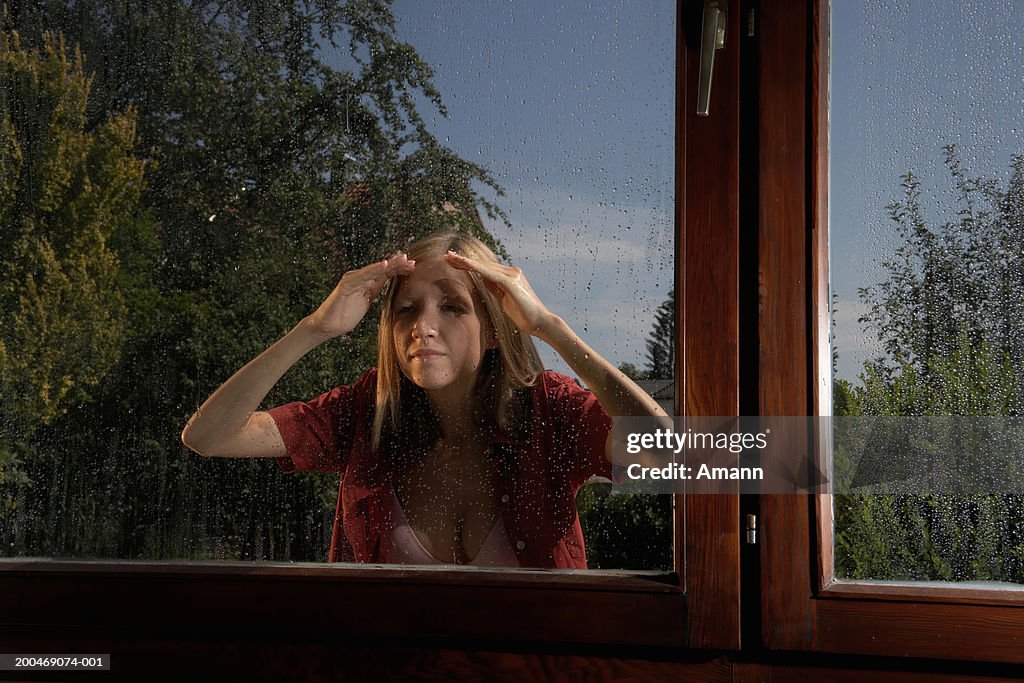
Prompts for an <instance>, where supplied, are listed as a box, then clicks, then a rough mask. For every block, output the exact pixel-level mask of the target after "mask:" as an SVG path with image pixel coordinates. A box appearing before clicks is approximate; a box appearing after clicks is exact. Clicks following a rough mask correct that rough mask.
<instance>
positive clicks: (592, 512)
mask: <svg viewBox="0 0 1024 683" xmlns="http://www.w3.org/2000/svg"><path fill="white" fill-rule="evenodd" d="M611 489H612V485H611V484H588V485H587V486H584V487H582V488H581V489H580V491H579V493H578V494H577V496H576V506H577V508H578V509H579V514H580V523H581V524H582V526H583V535H584V541H585V542H586V545H587V565H588V566H589V567H590V568H591V569H664V570H668V569H671V567H672V545H673V544H672V496H655V495H648V494H639V493H630V494H612V492H611Z"/></svg>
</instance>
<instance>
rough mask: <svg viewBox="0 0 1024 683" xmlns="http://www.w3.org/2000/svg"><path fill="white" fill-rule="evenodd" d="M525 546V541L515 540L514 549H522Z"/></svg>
mask: <svg viewBox="0 0 1024 683" xmlns="http://www.w3.org/2000/svg"><path fill="white" fill-rule="evenodd" d="M525 547H526V543H525V542H524V541H516V550H522V549H523V548H525Z"/></svg>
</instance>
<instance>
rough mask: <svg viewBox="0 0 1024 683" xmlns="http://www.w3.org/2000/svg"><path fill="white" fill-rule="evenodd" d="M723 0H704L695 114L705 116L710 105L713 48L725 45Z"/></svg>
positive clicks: (713, 61) (724, 4) (719, 48)
mask: <svg viewBox="0 0 1024 683" xmlns="http://www.w3.org/2000/svg"><path fill="white" fill-rule="evenodd" d="M725 8H726V2H725V0H704V19H703V26H702V27H701V34H700V81H699V82H698V84H697V116H707V115H708V107H710V106H711V74H712V72H713V71H714V69H715V50H721V49H722V48H723V47H725V24H726V16H727V15H726V12H725Z"/></svg>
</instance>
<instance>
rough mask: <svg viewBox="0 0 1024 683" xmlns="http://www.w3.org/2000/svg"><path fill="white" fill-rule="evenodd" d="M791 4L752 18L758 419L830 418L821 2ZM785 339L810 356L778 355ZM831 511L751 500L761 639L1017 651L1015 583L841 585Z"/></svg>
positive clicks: (815, 645)
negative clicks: (755, 36)
mask: <svg viewBox="0 0 1024 683" xmlns="http://www.w3.org/2000/svg"><path fill="white" fill-rule="evenodd" d="M800 10H801V11H803V12H805V14H804V18H807V19H810V21H798V20H796V17H797V15H798V10H797V9H795V8H794V9H793V10H792V13H790V12H789V11H786V10H782V9H779V8H777V7H774V6H764V7H762V8H761V14H760V21H761V24H760V27H759V32H760V35H761V40H760V48H759V53H758V59H759V64H760V67H759V83H758V92H759V96H758V102H759V107H760V111H759V121H760V127H759V150H760V153H759V157H758V160H757V174H758V178H759V179H760V183H761V187H760V197H761V202H760V209H759V210H760V220H759V236H758V245H759V248H758V259H759V266H760V272H761V281H760V283H759V285H760V287H761V290H760V291H761V301H760V303H761V311H762V312H761V314H760V316H759V323H758V324H759V329H760V335H759V338H760V340H761V344H762V349H763V352H762V353H761V355H760V363H759V367H758V371H757V376H758V378H759V381H758V385H759V387H758V396H759V398H758V402H759V405H760V409H761V411H762V412H763V414H767V415H804V414H812V415H814V414H819V415H827V414H829V411H830V410H831V407H832V406H831V401H832V396H831V391H830V388H829V383H830V377H831V370H830V368H831V363H832V359H831V353H830V351H831V349H830V344H829V340H830V329H829V310H830V304H831V302H830V297H829V289H828V259H827V255H828V243H829V239H830V236H829V233H828V215H829V212H828V206H827V202H828V197H829V194H828V181H829V175H828V138H827V130H828V128H827V125H828V120H829V119H828V116H829V114H828V106H829V101H828V93H829V88H828V81H827V78H828V73H829V68H828V64H829V61H828V60H829V25H830V24H829V7H828V3H827V2H824V1H822V2H809V3H807V4H805V5H804V4H802V5H801V6H800ZM871 11H873V12H880V13H884V12H885V11H887V10H884V9H883V8H881V7H878V8H874V9H872V10H871ZM794 65H799V67H797V68H795V67H794ZM808 105H809V106H808ZM837 257H840V255H838V254H837V253H836V252H835V251H833V258H837ZM786 348H789V349H806V353H797V354H786V353H781V352H780V351H781V350H782V349H786ZM805 411H806V412H805ZM820 455H821V456H822V457H823V458H824V457H827V456H828V454H827V453H822V454H820ZM831 511H832V500H831V498H830V497H829V496H825V495H819V496H810V497H803V496H763V497H762V498H761V500H760V513H761V519H762V524H761V528H762V530H763V536H762V539H763V544H762V546H761V549H760V561H761V564H762V574H761V580H760V581H761V590H762V600H761V606H762V622H761V636H762V637H763V639H764V642H765V643H766V644H767V645H768V646H769V647H770V648H773V649H780V650H813V651H818V652H845V653H860V654H876V655H891V656H920V657H935V658H953V659H963V660H991V661H1004V662H1014V663H1019V662H1021V661H1022V659H1021V653H1020V649H1019V647H1017V646H1016V645H1015V642H1016V640H1017V639H1018V637H1019V635H1020V633H1022V629H1024V618H1022V616H1021V613H1020V610H1019V609H1016V608H1014V606H1018V605H1020V601H1021V596H1022V593H1021V592H1020V591H1019V590H1015V589H1010V588H1011V587H1010V586H1006V588H1003V587H999V586H996V587H987V588H983V589H979V588H977V587H970V586H957V585H955V584H943V585H934V584H930V583H913V582H903V583H879V582H872V581H840V580H838V579H837V571H836V567H835V565H834V562H833V557H832V552H831V548H832V538H833V530H832V515H831ZM968 624H969V625H970V626H969V627H967V625H968Z"/></svg>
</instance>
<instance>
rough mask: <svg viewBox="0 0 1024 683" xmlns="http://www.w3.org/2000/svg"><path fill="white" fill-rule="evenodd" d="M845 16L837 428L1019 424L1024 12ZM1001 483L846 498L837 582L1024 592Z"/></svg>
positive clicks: (841, 19) (836, 155)
mask: <svg viewBox="0 0 1024 683" xmlns="http://www.w3.org/2000/svg"><path fill="white" fill-rule="evenodd" d="M831 11H832V18H831V20H832V30H831V34H832V37H831V52H832V55H831V59H832V63H831V104H830V133H829V134H830V147H831V151H830V154H831V158H830V170H829V174H830V180H829V183H830V187H831V190H830V198H829V210H830V219H829V220H830V241H831V249H832V259H831V288H832V305H833V331H834V338H833V344H834V346H833V368H832V369H833V374H834V385H833V386H834V393H833V399H834V411H835V414H836V415H837V416H841V415H864V416H876V415H889V416H908V417H909V416H953V415H956V416H968V417H972V416H973V417H975V418H976V417H978V416H1020V415H1021V412H1022V409H1024V403H1022V395H1024V394H1022V388H1024V374H1022V370H1021V368H1022V367H1024V363H1022V360H1024V327H1022V325H1024V316H1022V315H1021V314H1022V312H1024V308H1022V307H1024V298H1022V292H1024V279H1022V278H1024V251H1022V248H1021V245H1022V244H1024V239H1022V238H1024V201H1022V198H1024V156H1022V155H1024V110H1022V108H1021V102H1022V101H1024V82H1022V80H1021V73H1022V72H1024V43H1022V42H1021V39H1020V35H1019V34H1020V31H1019V29H1020V27H1021V26H1024V7H1022V6H1021V5H1020V3H1016V2H996V1H987V2H966V3H945V2H915V3H884V2H856V3H852V2H851V3H848V2H837V3H833V4H832V10H831ZM963 424H969V423H966V422H965V423H963ZM848 456H849V454H844V453H842V452H839V451H837V453H836V467H837V469H838V468H840V467H843V466H844V462H845V461H844V458H846V457H848ZM845 464H847V465H848V464H849V463H848V462H847V463H845ZM959 466H960V467H961V468H962V470H961V474H962V475H964V476H966V475H968V474H970V472H969V468H971V464H970V463H969V459H968V458H967V457H966V455H965V457H964V458H963V459H962V461H961V462H960V463H959ZM838 474H839V473H837V475H838ZM1001 483H1002V484H1003V486H1000V487H999V491H998V492H988V493H985V492H981V493H978V494H977V495H973V494H972V495H962V496H953V495H933V494H924V493H916V494H915V493H914V492H903V493H901V494H900V495H837V496H836V497H835V498H834V501H833V502H834V514H835V566H836V573H837V575H838V577H839V578H850V579H904V580H908V579H909V580H937V581H960V582H969V581H1001V582H1015V583H1020V582H1022V581H1024V552H1022V549H1024V525H1022V522H1021V520H1022V515H1021V511H1022V506H1024V497H1022V496H1020V495H1016V494H1013V493H1007V491H1010V490H1013V489H1014V488H1015V487H1014V486H1012V485H1008V482H1005V481H1003V482H1001Z"/></svg>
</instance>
